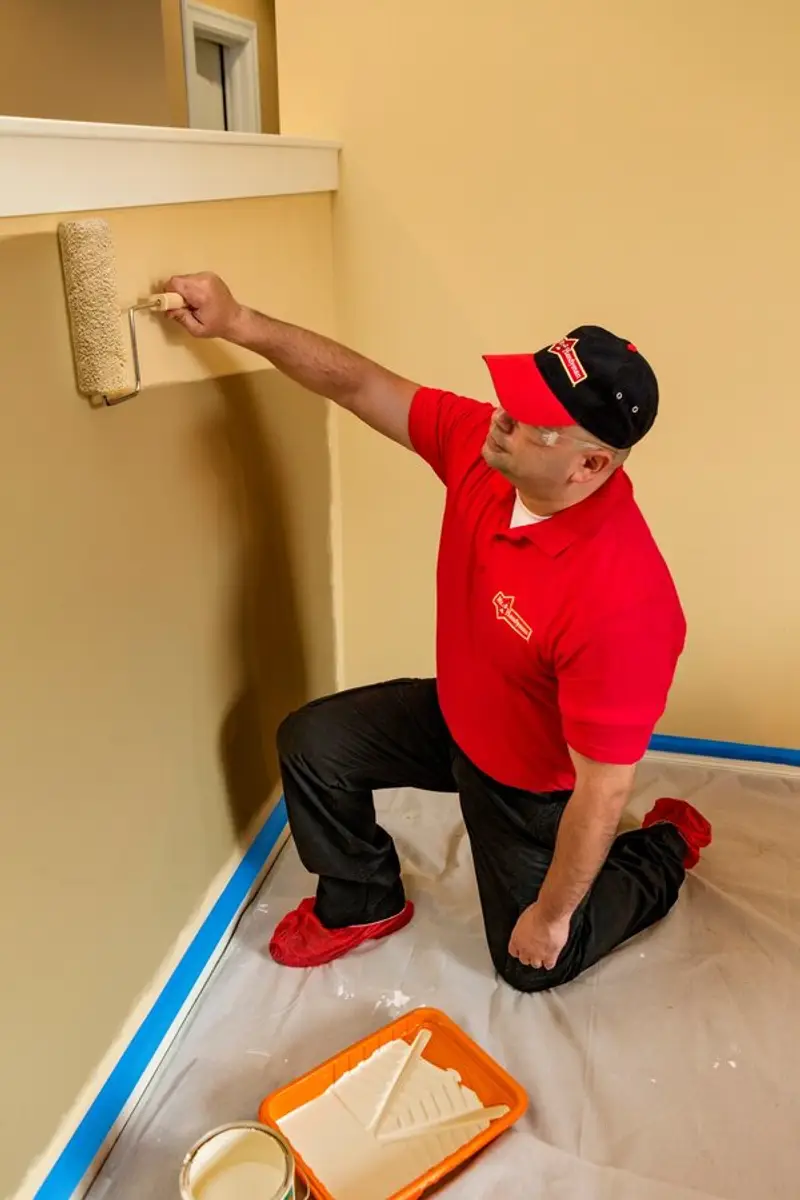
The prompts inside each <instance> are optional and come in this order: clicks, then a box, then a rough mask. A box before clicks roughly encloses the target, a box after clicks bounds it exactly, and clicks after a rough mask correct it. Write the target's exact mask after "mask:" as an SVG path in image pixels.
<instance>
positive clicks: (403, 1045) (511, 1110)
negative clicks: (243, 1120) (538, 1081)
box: [259, 1008, 528, 1200]
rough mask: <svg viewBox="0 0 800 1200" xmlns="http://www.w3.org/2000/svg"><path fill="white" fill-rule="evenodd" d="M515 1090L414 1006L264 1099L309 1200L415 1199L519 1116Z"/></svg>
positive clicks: (444, 1024) (483, 1057)
mask: <svg viewBox="0 0 800 1200" xmlns="http://www.w3.org/2000/svg"><path fill="white" fill-rule="evenodd" d="M527 1103H528V1102H527V1096H526V1095H525V1092H524V1091H523V1089H522V1088H521V1087H520V1086H519V1084H518V1083H517V1082H516V1081H515V1080H514V1079H512V1078H511V1076H510V1075H508V1074H507V1072H506V1071H504V1070H503V1069H502V1067H500V1066H499V1065H498V1064H497V1063H496V1062H494V1060H493V1059H492V1058H490V1057H489V1055H488V1054H486V1053H485V1051H484V1050H482V1049H481V1048H480V1046H478V1045H477V1044H476V1043H475V1042H473V1041H472V1039H471V1038H469V1037H467V1035H466V1034H465V1033H464V1032H463V1031H462V1030H461V1029H459V1027H458V1026H457V1025H456V1024H455V1023H454V1022H453V1021H451V1020H450V1018H449V1017H447V1016H446V1015H445V1014H444V1013H442V1012H440V1011H439V1010H438V1009H434V1008H418V1009H415V1010H414V1011H413V1012H410V1013H407V1014H406V1015H405V1016H403V1017H400V1018H399V1020H397V1021H393V1022H392V1023H391V1024H389V1025H386V1026H385V1027H384V1028H383V1029H381V1030H379V1031H378V1032H377V1033H375V1034H372V1035H371V1036H370V1037H367V1038H364V1039H363V1040H362V1041H360V1042H356V1043H355V1044H354V1045H352V1046H350V1047H349V1048H348V1049H347V1050H343V1051H342V1052H341V1053H339V1054H337V1055H335V1056H334V1057H333V1058H331V1059H329V1060H328V1061H327V1062H325V1063H323V1064H322V1065H321V1066H319V1067H316V1068H314V1070H312V1071H309V1072H308V1073H307V1074H306V1075H304V1076H302V1077H301V1078H300V1079H297V1080H295V1081H294V1082H293V1083H290V1084H288V1085H287V1086H286V1087H283V1088H280V1089H279V1090H278V1091H275V1092H273V1093H272V1094H271V1095H269V1096H267V1098H266V1099H265V1100H264V1101H263V1103H262V1105H261V1108H260V1110H259V1119H260V1120H261V1121H262V1122H263V1123H264V1124H266V1125H270V1126H272V1127H273V1128H274V1129H277V1130H278V1131H279V1132H280V1133H282V1134H283V1136H284V1137H285V1138H286V1139H287V1141H288V1142H289V1144H290V1146H291V1148H292V1151H293V1153H294V1155H295V1157H296V1159H297V1164H298V1166H299V1167H300V1170H301V1171H302V1172H303V1174H304V1175H305V1176H306V1178H307V1179H308V1181H309V1184H310V1186H311V1188H312V1191H313V1194H314V1196H315V1197H316V1198H317V1200H417V1197H420V1196H422V1195H423V1194H424V1193H425V1192H427V1191H428V1190H429V1189H431V1188H432V1187H434V1186H435V1185H436V1184H438V1183H441V1182H442V1181H443V1180H444V1179H445V1178H446V1177H447V1176H448V1175H450V1174H452V1173H453V1172H454V1171H456V1170H459V1169H460V1168H462V1167H464V1166H465V1165H466V1164H467V1163H468V1162H469V1160H470V1159H472V1158H473V1157H474V1156H475V1155H476V1154H478V1152H479V1151H481V1150H483V1149H484V1148H485V1147H486V1146H487V1145H488V1144H489V1143H490V1142H492V1141H494V1140H495V1139H496V1138H497V1137H499V1136H500V1135H501V1134H502V1133H504V1132H505V1131H506V1130H507V1129H508V1128H509V1127H510V1126H511V1125H513V1124H514V1122H516V1121H518V1120H519V1118H520V1117H521V1116H522V1115H523V1113H524V1112H525V1109H526V1108H527Z"/></svg>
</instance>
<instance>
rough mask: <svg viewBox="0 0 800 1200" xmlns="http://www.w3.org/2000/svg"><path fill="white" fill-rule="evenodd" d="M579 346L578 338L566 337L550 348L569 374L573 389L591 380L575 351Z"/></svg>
mask: <svg viewBox="0 0 800 1200" xmlns="http://www.w3.org/2000/svg"><path fill="white" fill-rule="evenodd" d="M577 344H578V339H577V338H570V337H565V338H562V339H561V341H560V342H556V344H555V345H554V346H551V347H550V353H551V354H555V355H556V357H557V358H558V360H559V362H560V363H561V365H562V367H563V368H564V370H565V371H566V372H567V378H568V379H569V381H570V383H571V384H572V386H573V387H576V386H577V385H578V384H579V383H583V382H584V380H586V379H588V378H589V376H588V375H587V374H586V370H585V368H584V365H583V363H582V362H581V360H580V359H579V358H578V354H577V351H576V350H575V347H576V346H577Z"/></svg>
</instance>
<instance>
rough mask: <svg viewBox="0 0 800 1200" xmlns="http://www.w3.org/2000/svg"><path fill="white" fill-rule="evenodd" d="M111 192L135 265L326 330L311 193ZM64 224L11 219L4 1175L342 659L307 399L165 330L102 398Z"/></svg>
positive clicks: (317, 409) (4, 509) (5, 290)
mask: <svg viewBox="0 0 800 1200" xmlns="http://www.w3.org/2000/svg"><path fill="white" fill-rule="evenodd" d="M108 216H109V219H110V220H112V222H113V224H114V228H115V233H116V236H117V244H118V247H119V250H120V260H121V265H122V273H123V275H124V276H125V277H126V280H127V282H128V283H129V284H130V285H131V287H132V288H133V289H134V290H136V289H137V288H138V287H139V286H140V285H142V284H143V283H144V282H146V280H147V279H148V278H149V277H150V276H151V275H152V274H153V273H159V272H161V273H164V272H167V273H168V272H170V271H171V270H172V269H174V268H175V266H176V265H180V266H181V267H183V268H186V269H191V268H194V269H203V268H204V267H211V268H216V269H218V270H220V271H221V272H223V273H225V274H226V275H228V276H229V277H231V278H233V279H235V280H236V281H237V282H238V284H239V285H240V286H241V288H242V290H243V291H245V292H246V293H247V294H248V296H249V297H250V298H251V300H252V301H253V302H254V303H255V304H258V305H259V306H260V307H273V308H274V307H279V308H281V309H287V310H288V311H289V312H291V313H292V314H293V317H294V319H296V320H299V321H302V322H304V323H308V324H313V325H315V326H319V327H321V328H325V329H327V330H328V331H330V332H335V330H334V328H333V302H332V297H333V290H332V259H331V227H330V200H329V198H328V197H326V196H309V197H297V198H286V199H285V200H283V199H277V200H265V201H248V202H232V203H230V204H218V205H197V206H194V205H193V206H189V207H187V208H162V209H149V210H145V209H139V210H135V209H134V210H128V211H125V212H116V213H111V214H108ZM55 224H56V218H40V219H36V220H33V219H31V220H15V221H4V222H0V278H2V280H3V286H2V288H0V363H2V372H3V382H4V387H3V395H4V401H3V410H2V428H3V436H2V438H0V576H2V579H3V586H2V589H0V724H2V728H3V740H4V746H5V748H6V750H5V753H3V754H2V755H0V797H2V800H0V829H1V831H2V836H1V837H0V844H2V847H3V869H2V871H0V939H1V940H2V944H3V947H4V954H5V957H6V961H7V962H8V963H14V964H15V966H14V971H13V976H14V981H13V987H9V986H7V987H5V988H3V989H2V995H0V1027H2V1028H3V1029H4V1030H6V1031H13V1033H12V1035H11V1036H8V1037H2V1038H0V1078H3V1079H5V1080H13V1081H14V1085H13V1087H7V1088H5V1089H4V1090H3V1094H2V1097H0V1130H2V1153H0V1195H3V1196H5V1195H9V1194H11V1193H12V1192H13V1190H14V1187H15V1185H16V1184H17V1183H18V1182H19V1180H20V1179H21V1178H22V1176H23V1174H24V1172H25V1170H26V1168H27V1167H28V1165H29V1163H30V1162H31V1160H33V1159H34V1158H35V1156H36V1155H37V1154H38V1153H39V1152H40V1151H41V1150H42V1149H43V1147H44V1145H45V1144H46V1143H47V1142H48V1141H49V1139H50V1136H51V1134H52V1133H53V1131H54V1130H55V1128H56V1126H57V1124H58V1122H59V1118H60V1116H61V1114H62V1113H63V1112H64V1111H65V1110H66V1109H67V1108H68V1107H69V1105H70V1104H71V1102H72V1101H73V1099H74V1097H75V1096H76V1094H77V1093H78V1092H79V1090H80V1088H81V1086H82V1085H83V1083H84V1081H85V1080H86V1079H87V1077H88V1076H89V1074H90V1072H91V1070H92V1068H93V1067H94V1065H95V1064H96V1063H97V1062H98V1061H99V1060H100V1058H101V1057H102V1055H103V1054H104V1052H105V1050H106V1048H107V1047H108V1046H109V1045H110V1044H111V1042H112V1041H113V1039H114V1036H115V1034H116V1032H117V1030H118V1029H119V1028H120V1026H121V1024H122V1022H123V1020H124V1018H125V1017H126V1014H127V1013H128V1011H129V1010H130V1009H131V1008H132V1007H133V1005H134V1003H135V1001H136V999H137V997H138V995H139V993H140V992H141V991H142V989H143V988H144V987H145V986H146V984H147V983H148V982H149V981H150V979H151V978H152V977H153V975H154V974H155V972H156V970H157V969H158V967H159V965H160V963H161V962H162V960H163V959H164V957H165V955H166V954H167V952H168V951H169V949H170V947H171V946H172V944H173V943H174V941H175V939H176V937H177V936H178V934H179V932H180V931H181V930H182V928H183V927H184V925H185V924H186V922H187V920H188V918H189V917H190V915H191V914H192V913H193V912H194V910H195V909H196V907H197V905H198V903H199V902H200V900H201V899H202V897H203V896H204V894H205V892H206V889H207V888H208V886H209V884H210V883H211V881H212V879H213V878H214V876H215V874H216V873H217V872H218V871H219V869H220V868H221V867H222V865H223V863H224V862H225V861H226V860H227V858H228V856H229V855H230V854H231V852H232V850H233V849H234V848H235V847H236V845H237V844H238V842H239V839H240V836H241V833H242V831H243V830H244V829H245V827H246V825H247V823H248V821H249V820H250V819H251V818H252V816H253V815H254V813H255V812H257V811H258V809H259V807H260V806H261V805H263V804H264V802H265V801H266V800H267V798H268V797H269V796H270V794H271V793H272V789H273V787H274V786H275V784H276V783H277V779H278V776H277V770H276V764H275V760H274V752H273V739H274V731H275V727H276V724H277V722H278V721H279V720H280V719H281V717H282V716H283V715H284V714H285V713H286V712H287V711H288V710H289V709H290V708H292V707H294V706H295V705H297V704H300V703H302V702H303V701H304V700H306V699H307V698H309V697H311V696H313V695H317V694H319V693H322V692H325V691H328V690H329V689H330V688H331V687H332V685H333V679H334V664H333V657H334V647H333V632H332V614H331V601H330V546H329V510H330V483H329V469H328V445H327V430H326V419H327V418H326V410H325V406H324V404H323V403H321V402H320V401H319V400H317V399H315V398H313V397H310V396H308V395H306V394H305V393H302V392H300V391H299V390H298V389H297V388H295V387H293V386H292V385H290V384H289V383H287V382H286V381H285V380H284V379H283V378H282V377H281V376H279V375H278V374H277V372H275V371H273V370H271V369H263V368H264V364H263V363H262V364H261V369H259V370H251V371H248V372H243V373H242V372H238V368H237V365H236V363H235V362H228V361H227V360H225V359H222V358H219V359H215V360H214V364H215V368H216V375H215V376H213V377H202V376H201V375H198V376H197V377H196V378H194V379H191V380H188V381H187V380H185V379H182V378H181V377H180V373H179V374H178V378H177V379H173V378H172V376H171V375H170V371H169V369H168V368H169V365H170V360H171V356H172V354H173V353H175V354H177V349H173V348H172V347H171V346H170V344H169V343H168V342H164V344H163V345H161V346H159V345H158V343H157V342H154V343H153V345H151V347H150V350H151V351H154V352H151V353H149V378H150V381H151V383H152V385H153V386H150V387H148V389H147V390H146V391H145V393H144V394H143V395H142V396H141V397H139V398H138V399H136V400H135V401H132V402H130V403H129V404H127V405H123V406H121V407H119V408H117V409H111V410H109V409H106V410H93V409H91V408H90V407H89V405H88V404H87V403H86V402H85V401H84V400H83V399H82V398H80V397H79V396H78V395H77V394H76V392H75V389H74V384H73V376H72V361H71V352H70V346H69V337H68V330H67V319H66V312H65V307H64V299H63V290H62V284H61V276H60V267H59V262H58V256H57V249H56V240H55V234H54V229H55ZM178 357H180V356H178ZM161 368H163V369H161ZM204 370H205V368H204Z"/></svg>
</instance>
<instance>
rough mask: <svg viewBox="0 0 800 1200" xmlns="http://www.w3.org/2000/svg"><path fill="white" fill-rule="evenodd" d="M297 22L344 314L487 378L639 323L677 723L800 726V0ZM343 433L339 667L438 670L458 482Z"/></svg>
mask: <svg viewBox="0 0 800 1200" xmlns="http://www.w3.org/2000/svg"><path fill="white" fill-rule="evenodd" d="M278 30H279V56H280V62H281V115H282V125H283V130H284V132H286V133H297V134H302V133H312V132H313V133H319V132H320V131H321V130H324V132H325V134H326V136H330V137H333V138H337V139H341V140H342V142H343V143H344V146H345V151H344V154H343V160H342V167H343V175H342V187H341V191H340V193H339V196H338V199H337V202H336V223H335V247H336V265H337V286H338V288H339V295H340V300H341V314H342V326H341V329H342V333H343V335H344V336H345V337H346V338H347V339H348V340H350V341H351V342H354V343H355V344H356V345H357V346H358V347H359V348H360V349H361V350H363V351H365V352H366V353H368V354H371V355H373V356H375V357H377V358H378V359H380V360H382V361H384V362H386V363H387V365H390V366H392V367H393V368H395V369H397V370H400V371H404V372H406V373H408V374H409V375H411V376H412V378H417V379H420V380H422V381H424V382H426V383H432V384H439V385H443V386H447V387H450V388H453V389H455V390H463V391H466V392H467V393H471V394H473V395H476V396H478V397H481V398H489V397H490V396H491V388H490V385H489V380H488V377H487V375H486V374H485V372H484V368H483V366H482V364H481V362H480V355H481V354H482V353H485V352H502V351H521V350H534V349H537V348H538V347H539V346H541V345H543V344H547V343H548V342H550V341H554V340H555V339H556V338H558V337H559V336H561V335H562V334H563V333H564V332H565V331H566V330H568V329H570V328H572V327H573V326H575V325H579V324H581V323H584V322H597V323H600V324H605V325H607V326H608V327H610V328H612V329H616V330H619V331H620V332H621V333H622V334H624V335H625V336H629V337H631V338H632V339H634V340H635V341H637V342H638V343H639V344H640V346H641V347H642V348H643V350H645V351H646V353H647V354H648V356H649V357H650V358H651V359H652V361H653V363H654V365H655V367H656V368H657V370H658V373H659V376H660V379H661V383H662V392H663V409H662V416H661V418H660V420H659V424H658V427H657V432H654V434H653V435H652V438H651V439H650V440H648V442H647V443H646V445H645V446H643V447H642V448H641V450H640V451H637V453H636V454H635V455H634V456H633V457H632V459H631V471H632V475H633V477H634V481H635V484H636V487H637V491H638V496H639V499H640V502H641V504H642V506H643V508H644V510H645V512H646V514H647V516H648V518H649V520H650V522H651V524H652V526H653V528H654V531H655V533H656V535H657V537H658V539H659V542H660V544H661V546H662V548H663V550H664V552H665V554H666V556H667V558H668V560H669V562H670V564H671V566H672V568H673V571H674V574H675V576H676V579H677V582H678V585H679V587H680V591H681V594H682V597H683V600H684V603H685V606H686V609H687V613H688V618H689V626H690V639H689V645H688V650H687V653H686V656H685V658H684V661H683V665H682V667H681V669H680V674H679V678H678V681H677V684H676V687H675V690H674V693H673V700H672V704H671V706H670V709H669V712H668V715H667V718H666V720H665V722H664V726H663V728H664V730H665V731H667V732H672V733H680V734H684V735H694V736H699V737H712V738H722V739H734V740H743V741H750V742H760V743H767V744H773V745H781V744H783V745H793V746H797V745H798V720H797V714H798V711H800V606H799V605H798V603H797V596H798V594H800V559H798V556H797V555H796V554H795V553H794V552H793V549H792V547H793V546H794V545H795V543H796V535H795V533H794V525H795V523H796V511H797V499H796V488H795V486H794V479H795V475H796V470H795V447H796V444H797V440H798V436H800V408H798V405H797V403H796V399H795V394H794V393H795V389H794V384H793V374H792V367H791V347H792V345H793V343H794V338H795V331H794V312H795V309H796V297H795V283H794V281H795V279H796V278H797V275H798V272H799V271H800V241H799V240H798V238H797V235H796V215H797V203H798V194H799V193H800V160H799V159H798V158H797V156H796V155H794V154H792V153H790V152H789V147H791V146H794V145H795V144H796V141H797V128H798V122H799V121H800V75H798V71H797V56H796V46H797V44H798V39H799V38H800V10H798V8H797V6H795V5H793V4H791V3H789V0H766V4H765V5H761V6H759V7H758V9H754V8H749V7H747V6H741V5H740V6H738V7H737V6H733V7H732V6H731V5H729V4H725V3H724V2H723V0H703V2H702V3H697V2H696V0H671V2H670V3H667V4H661V5H652V4H640V3H637V2H636V0H609V3H606V4H602V5H597V4H594V3H592V2H591V0H576V2H575V3H574V4H571V5H569V6H564V5H561V4H557V3H554V2H552V0H537V3H534V4H531V3H530V2H529V0H500V2H499V3H498V4H496V5H495V6H494V7H492V8H490V7H489V6H487V5H461V6H460V7H459V9H458V14H457V17H454V10H453V5H452V4H451V3H448V2H447V0H408V3H405V4H403V5H385V4H374V3H370V2H369V0H337V2H336V3H330V4H318V3H316V2H312V0H280V2H279V5H278ZM335 435H336V439H337V441H338V462H337V468H336V469H337V471H338V474H339V484H338V486H340V488H341V505H342V509H341V513H340V514H339V515H338V516H337V520H338V521H339V523H340V525H341V530H342V578H343V594H344V627H343V645H344V675H345V681H346V682H347V683H349V684H356V683H359V682H361V681H364V680H371V679H376V678H380V677H382V676H390V675H393V674H406V673H409V672H411V673H413V672H428V671H430V670H431V669H432V665H433V657H432V641H433V596H434V593H433V568H434V556H435V547H436V541H437V534H438V520H439V514H440V510H441V499H442V498H441V493H440V491H439V487H438V484H436V483H435V481H434V480H433V479H432V478H430V477H429V473H428V471H427V469H426V468H425V467H423V466H422V465H421V464H419V463H417V462H415V461H414V459H413V458H412V457H411V456H409V455H404V453H403V451H401V450H398V449H396V448H394V447H393V446H391V445H389V444H388V443H384V442H382V441H381V440H380V439H379V438H377V437H375V436H374V435H373V434H371V433H370V432H369V431H367V430H366V429H364V428H362V427H359V426H358V425H357V424H356V423H355V422H353V421H351V420H349V419H348V418H347V417H346V416H342V415H337V418H336V430H335ZM445 618H446V614H445Z"/></svg>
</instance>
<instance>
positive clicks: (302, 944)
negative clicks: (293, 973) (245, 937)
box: [269, 897, 414, 967]
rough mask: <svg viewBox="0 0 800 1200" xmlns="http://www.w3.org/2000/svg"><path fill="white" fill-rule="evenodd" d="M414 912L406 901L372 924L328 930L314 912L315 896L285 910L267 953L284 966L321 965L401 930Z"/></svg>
mask: <svg viewBox="0 0 800 1200" xmlns="http://www.w3.org/2000/svg"><path fill="white" fill-rule="evenodd" d="M413 915H414V905H413V904H412V903H411V901H410V900H407V901H406V905H405V908H403V910H402V911H401V912H399V913H398V914H397V916H396V917H388V918H387V919H386V920H385V921H373V923H372V924H371V925H346V926H345V927H344V928H343V929H328V928H327V927H326V926H325V925H323V924H322V922H321V921H320V919H319V917H318V916H317V915H316V913H315V912H314V898H313V897H311V898H309V899H307V900H303V901H301V903H300V904H299V905H298V907H297V908H296V909H295V910H294V911H293V912H290V913H287V914H286V916H285V917H284V918H283V920H282V921H279V922H278V925H277V928H276V929H275V932H274V933H273V935H272V940H271V941H270V944H269V952H270V954H271V955H272V957H273V958H274V959H275V962H277V963H280V964H281V966H283V967H321V966H322V965H323V963H329V962H333V960H334V959H335V958H341V957H342V955H344V954H349V952H350V951H351V950H355V948H356V946H360V945H361V944H362V943H363V942H369V941H373V940H377V939H378V938H384V937H388V936H389V934H390V933H396V932H397V930H398V929H402V928H403V926H405V925H407V924H408V922H409V921H410V920H411V918H412V917H413Z"/></svg>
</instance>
